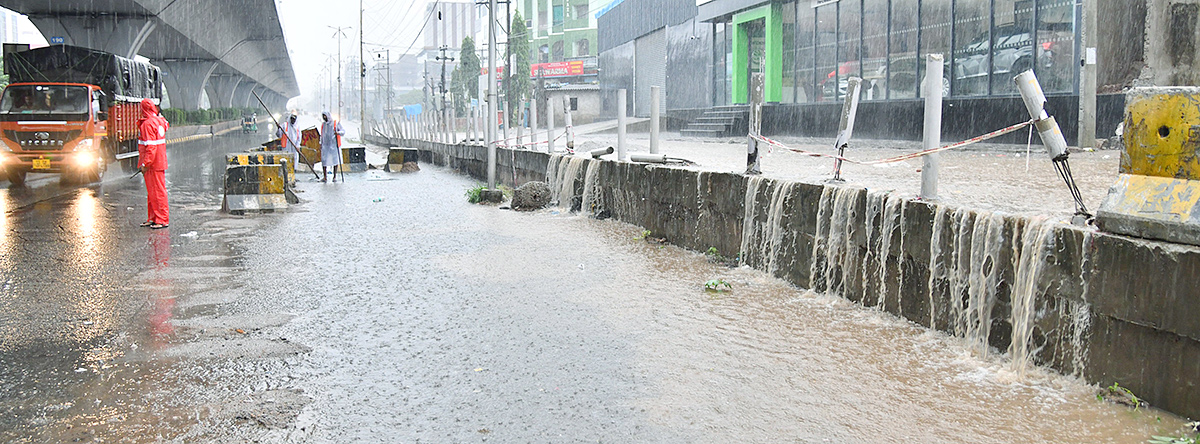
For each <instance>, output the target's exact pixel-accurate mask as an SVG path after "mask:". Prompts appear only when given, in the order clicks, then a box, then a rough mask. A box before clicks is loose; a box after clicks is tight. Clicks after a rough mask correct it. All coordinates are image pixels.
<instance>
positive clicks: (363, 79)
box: [358, 0, 367, 139]
mask: <svg viewBox="0 0 1200 444" xmlns="http://www.w3.org/2000/svg"><path fill="white" fill-rule="evenodd" d="M366 126H367V60H366V59H364V58H363V0H358V137H359V139H362V137H363V133H364V131H366Z"/></svg>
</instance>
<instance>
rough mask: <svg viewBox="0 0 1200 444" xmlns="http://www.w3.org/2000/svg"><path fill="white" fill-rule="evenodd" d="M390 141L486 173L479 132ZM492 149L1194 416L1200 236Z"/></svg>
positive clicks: (660, 224) (605, 204)
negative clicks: (461, 139)
mask: <svg viewBox="0 0 1200 444" xmlns="http://www.w3.org/2000/svg"><path fill="white" fill-rule="evenodd" d="M398 145H403V146H408V147H412V148H415V149H419V150H420V153H421V154H420V157H421V160H422V161H423V162H430V161H432V162H433V163H434V164H437V165H445V166H447V167H449V168H454V169H457V170H459V171H463V172H465V173H467V174H470V175H472V176H474V177H476V178H480V179H482V178H485V177H486V168H485V166H486V159H487V156H486V153H487V150H486V148H484V147H478V146H468V145H446V144H439V143H433V142H428V141H401V143H399V144H398ZM498 151H503V150H498ZM497 160H498V163H500V167H501V168H505V167H507V168H510V169H511V170H512V171H513V173H512V174H511V175H509V174H502V175H499V177H498V178H499V179H501V180H504V178H505V177H511V176H515V177H516V179H515V181H516V182H517V183H516V184H513V185H514V186H517V185H520V184H521V183H524V182H525V181H529V180H542V181H547V182H555V187H554V190H556V191H555V192H556V193H557V195H558V197H559V200H560V201H561V200H564V199H563V198H562V197H563V196H564V195H566V194H569V195H570V200H569V201H570V208H571V209H572V210H576V211H577V210H578V209H579V208H580V207H583V208H586V211H587V212H588V213H590V214H595V215H597V217H612V218H614V219H617V220H620V221H623V222H626V223H630V224H633V225H637V226H640V227H643V228H644V229H646V230H650V231H651V232H652V233H654V236H655V237H662V238H666V239H667V240H668V241H669V242H671V243H673V244H675V245H678V246H681V247H684V248H688V249H692V250H694V251H706V250H708V249H709V248H716V249H717V250H719V251H720V252H721V254H722V255H724V256H727V257H734V256H740V257H741V261H742V263H743V264H745V265H747V266H751V267H755V268H758V269H761V270H764V271H771V272H772V274H774V275H775V276H777V277H779V278H781V279H784V280H786V281H788V282H790V283H792V284H794V285H796V286H798V287H802V288H819V289H821V290H822V291H829V290H830V289H832V290H833V291H835V292H838V293H837V294H841V295H842V296H843V297H845V298H847V299H849V300H852V301H856V302H858V303H860V304H862V305H864V306H866V307H874V308H877V309H880V310H883V311H887V312H889V313H893V314H896V315H897V316H901V317H903V318H905V319H908V320H910V321H912V322H914V323H917V324H920V325H924V326H927V327H930V328H935V329H938V330H941V331H945V332H948V333H950V334H953V335H955V336H959V337H962V338H964V340H966V341H968V343H969V344H974V345H973V347H972V348H973V349H974V350H975V351H976V352H977V353H1001V354H1005V355H1008V356H1009V357H1011V358H1012V361H1013V366H1014V368H1016V369H1017V370H1018V371H1020V370H1021V369H1023V368H1025V367H1024V365H1025V363H1026V362H1033V363H1036V364H1038V365H1045V366H1049V367H1052V368H1054V369H1057V370H1059V371H1061V372H1063V373H1068V374H1076V375H1079V376H1081V377H1083V378H1085V379H1086V380H1087V381H1089V382H1093V383H1098V384H1100V385H1111V384H1112V383H1113V382H1120V384H1121V386H1122V387H1128V388H1130V389H1131V390H1133V391H1134V392H1135V393H1138V396H1139V397H1142V398H1145V399H1147V400H1149V402H1151V403H1152V404H1154V405H1156V406H1158V407H1162V408H1165V409H1167V410H1169V411H1172V412H1175V413H1179V414H1181V415H1185V416H1191V417H1200V384H1194V383H1192V382H1194V381H1200V316H1196V315H1195V314H1196V313H1200V273H1197V272H1196V270H1200V248H1196V247H1191V246H1185V245H1177V244H1170V243H1165V242H1156V241H1147V240H1142V239H1136V238H1130V237H1125V236H1117V235H1112V234H1107V233H1103V232H1096V231H1092V230H1090V229H1087V228H1078V227H1073V226H1070V225H1065V224H1061V223H1056V222H1052V221H1046V220H1040V219H1037V218H1030V217H1024V216H1014V215H1007V214H1001V213H993V212H988V211H978V210H973V209H969V208H954V207H948V206H946V205H941V204H936V203H930V202H924V201H920V200H915V199H911V198H902V197H899V196H896V195H895V194H893V193H889V192H885V191H878V190H865V189H862V188H854V187H845V186H832V185H825V184H810V183H798V182H788V181H781V180H773V179H766V178H760V177H746V176H744V175H741V174H737V173H724V172H713V171H707V172H699V171H694V170H687V169H682V168H672V167H664V166H655V165H646V164H636V163H630V162H615V161H607V160H593V159H582V160H579V161H575V162H582V164H583V165H575V166H574V167H572V165H571V163H572V161H571V160H565V161H564V160H563V158H562V157H561V156H554V155H548V154H546V153H537V152H532V151H527V150H517V151H515V152H512V153H505V154H501V155H498V156H497ZM506 162H508V164H507V166H506ZM584 165H586V168H585V167H584ZM572 168H573V169H574V172H573V173H569V171H568V170H571V169H572ZM560 178H562V179H560ZM568 183H571V185H570V186H569V189H570V190H571V191H568V185H567V184H568ZM831 188H832V189H831ZM583 202H587V204H586V205H585V204H583ZM821 233H824V234H821ZM1013 338H1016V340H1015V341H1014V340H1013Z"/></svg>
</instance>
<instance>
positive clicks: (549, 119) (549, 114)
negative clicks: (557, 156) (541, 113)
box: [546, 100, 555, 153]
mask: <svg viewBox="0 0 1200 444" xmlns="http://www.w3.org/2000/svg"><path fill="white" fill-rule="evenodd" d="M546 152H547V153H554V152H555V149H554V101H553V100H547V101H546Z"/></svg>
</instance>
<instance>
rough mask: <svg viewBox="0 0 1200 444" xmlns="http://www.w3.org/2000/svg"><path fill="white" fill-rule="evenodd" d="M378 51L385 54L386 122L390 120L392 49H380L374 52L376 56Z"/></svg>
mask: <svg viewBox="0 0 1200 444" xmlns="http://www.w3.org/2000/svg"><path fill="white" fill-rule="evenodd" d="M380 52H382V53H383V54H384V55H385V56H386V58H384V65H383V67H384V69H385V70H386V71H387V108H385V111H384V115H385V116H386V117H387V120H388V122H391V121H392V50H390V49H384V50H382V51H377V52H376V53H375V57H376V58H378V57H379V53H380Z"/></svg>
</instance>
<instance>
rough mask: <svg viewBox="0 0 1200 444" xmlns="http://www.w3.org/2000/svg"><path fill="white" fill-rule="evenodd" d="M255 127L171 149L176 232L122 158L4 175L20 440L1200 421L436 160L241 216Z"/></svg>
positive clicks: (994, 430)
mask: <svg viewBox="0 0 1200 444" xmlns="http://www.w3.org/2000/svg"><path fill="white" fill-rule="evenodd" d="M245 142H246V141H238V142H236V143H227V144H224V145H223V144H221V143H217V144H213V145H210V146H207V147H204V146H197V147H195V150H194V151H192V150H179V151H173V152H172V153H173V154H174V157H172V165H173V168H174V166H175V165H180V166H181V167H182V168H180V169H178V170H173V171H172V172H170V173H169V175H168V182H169V186H171V187H172V188H171V190H172V194H171V198H172V204H173V207H172V217H173V221H172V227H171V229H170V230H165V231H157V232H152V231H146V230H144V229H139V228H137V227H136V224H137V222H139V221H140V218H141V217H142V208H143V207H142V206H141V205H142V199H144V196H143V195H142V193H141V190H140V188H139V187H137V186H136V183H135V184H133V185H130V184H129V183H127V182H125V179H124V178H123V177H118V178H116V179H113V180H112V181H109V182H106V183H105V184H102V185H100V186H99V187H92V188H83V189H78V190H76V189H68V190H65V192H62V193H60V192H57V191H55V192H53V193H50V192H49V191H45V190H48V189H52V188H53V187H49V188H35V189H34V190H33V194H32V195H28V196H27V195H22V194H20V193H18V192H13V191H11V190H10V192H9V193H8V194H3V196H4V198H5V199H6V205H11V207H9V208H8V209H9V212H8V213H6V215H5V216H6V217H5V218H4V219H3V220H4V224H5V225H4V226H2V227H0V228H2V229H3V230H0V235H3V236H5V238H4V239H6V241H5V242H2V246H3V248H4V252H5V254H4V256H3V257H2V258H0V265H3V267H4V268H3V271H4V273H5V276H4V277H5V279H4V285H3V286H0V288H2V290H3V291H0V296H3V298H2V299H0V309H2V310H3V311H2V312H0V316H2V317H0V320H2V321H3V322H2V323H0V327H2V328H0V333H2V335H0V364H2V366H0V382H2V384H0V414H2V415H0V441H6V442H21V443H24V442H38V443H40V442H72V441H79V442H162V441H181V442H247V441H256V442H314V443H341V442H483V441H489V442H580V441H609V442H612V441H616V442H822V441H827V442H963V441H971V442H1127V443H1137V442H1144V440H1145V439H1146V438H1147V437H1148V436H1149V435H1150V434H1152V433H1155V434H1161V433H1169V432H1172V431H1175V430H1177V429H1178V428H1179V426H1180V423H1181V420H1180V419H1178V418H1174V417H1171V416H1169V415H1164V414H1162V413H1160V412H1156V411H1154V410H1148V409H1140V410H1138V411H1132V410H1129V409H1126V408H1123V407H1116V406H1112V405H1109V404H1105V403H1102V402H1098V401H1096V400H1095V398H1094V395H1093V389H1092V388H1090V387H1087V386H1086V385H1083V384H1081V383H1080V382H1078V381H1076V380H1073V379H1070V378H1064V377H1061V376H1055V375H1052V374H1047V373H1044V372H1041V371H1038V370H1036V369H1034V370H1032V371H1029V372H1027V374H1026V375H1025V376H1024V377H1022V376H1020V375H1018V374H1017V373H1016V372H1014V371H1012V370H1011V367H1010V366H1009V364H1008V363H1007V362H1005V360H1004V358H1003V357H997V356H998V354H997V353H995V352H993V353H990V354H989V355H988V356H989V357H985V358H981V357H979V353H978V352H976V351H973V350H972V347H971V346H970V345H969V344H967V343H965V342H964V341H963V340H961V339H955V338H952V337H949V336H947V335H944V334H941V333H936V332H930V331H927V330H924V329H920V328H916V327H913V326H912V325H910V324H908V323H906V322H901V321H899V320H897V319H896V318H894V317H892V316H890V315H887V314H884V313H881V312H879V311H876V310H873V309H869V308H862V307H859V306H856V305H853V304H849V303H846V302H845V301H843V300H841V299H838V298H831V297H825V296H819V295H815V294H811V293H807V292H805V291H803V290H800V289H796V288H793V287H791V286H789V285H786V284H784V283H783V282H781V281H779V280H776V279H773V278H769V277H767V275H766V274H765V273H761V272H757V271H753V270H750V269H745V268H743V269H729V268H724V267H720V266H717V265H713V264H710V263H708V262H706V261H705V259H704V258H703V257H702V256H701V255H699V254H697V253H693V252H688V251H684V250H681V249H678V248H676V247H672V246H666V245H658V244H653V243H648V242H646V241H645V240H642V239H638V237H639V235H640V234H641V229H640V228H637V227H633V226H629V225H625V224H621V223H617V222H613V221H597V220H592V219H588V218H584V217H579V216H575V215H570V214H564V213H562V212H560V211H557V210H546V211H542V212H535V213H516V212H512V211H506V210H498V209H496V208H495V207H488V206H477V205H470V204H467V203H466V202H465V198H464V197H463V192H464V191H465V190H466V189H467V188H468V187H470V186H472V185H474V182H472V181H470V180H468V179H465V178H463V177H462V176H459V175H457V174H454V173H452V172H448V171H445V170H441V169H437V168H432V167H427V166H423V167H424V168H425V169H424V170H423V171H422V172H420V173H417V174H413V175H398V174H397V175H388V174H385V173H381V172H378V171H370V172H367V173H360V174H351V175H349V176H348V178H349V180H348V181H347V182H346V183H337V184H321V183H314V182H311V181H309V180H308V179H307V177H305V178H303V179H302V181H301V183H300V186H299V187H300V191H302V192H301V193H300V196H301V198H302V199H304V200H305V202H304V203H303V204H302V205H300V206H298V207H295V208H293V209H292V210H289V211H286V212H280V213H276V214H270V215H254V216H246V217H231V216H225V215H221V214H220V213H217V212H216V211H215V208H216V207H217V205H219V200H218V198H217V197H215V196H214V193H213V189H214V188H215V187H216V184H217V183H219V180H217V178H219V171H220V168H219V167H218V166H219V164H220V162H219V155H216V154H219V152H223V151H222V150H225V151H227V150H232V149H235V148H236V146H240V145H245ZM235 145H236V146H235ZM206 150H208V151H206ZM211 150H216V151H218V152H217V153H212V152H209V151H211ZM185 152H186V153H193V154H192V155H194V156H195V158H191V159H190V160H189V157H188V156H189V154H184V153H185ZM210 157H211V158H212V159H210ZM213 159H216V160H217V161H216V163H213V162H212V160H213ZM214 165H216V166H214ZM39 190H41V191H39ZM60 191H62V190H60ZM39 193H40V194H39ZM43 194H45V195H46V196H50V197H46V196H43ZM45 258H51V259H49V260H47V259H45ZM710 279H724V280H725V281H727V282H729V283H730V284H731V285H732V287H733V290H732V292H729V293H723V294H712V293H707V292H705V291H704V290H703V283H704V282H705V281H708V280H710ZM1159 417H1161V421H1160V420H1159V419H1158V418H1159Z"/></svg>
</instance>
